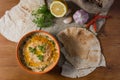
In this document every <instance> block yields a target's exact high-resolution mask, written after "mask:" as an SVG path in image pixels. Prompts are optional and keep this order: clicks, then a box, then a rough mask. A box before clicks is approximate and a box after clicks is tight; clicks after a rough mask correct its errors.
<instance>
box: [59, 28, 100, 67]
mask: <svg viewBox="0 0 120 80" xmlns="http://www.w3.org/2000/svg"><path fill="white" fill-rule="evenodd" d="M57 37H58V39H59V41H60V42H62V43H63V45H64V48H65V52H66V53H64V56H65V58H66V59H67V61H68V62H70V63H71V64H72V65H73V66H74V67H75V68H76V69H85V68H91V67H97V66H99V63H100V60H101V48H100V43H99V41H98V39H97V38H96V36H95V35H94V34H93V33H92V32H90V31H88V30H86V29H84V28H77V27H71V28H67V29H65V30H63V31H61V32H60V33H58V35H57Z"/></svg>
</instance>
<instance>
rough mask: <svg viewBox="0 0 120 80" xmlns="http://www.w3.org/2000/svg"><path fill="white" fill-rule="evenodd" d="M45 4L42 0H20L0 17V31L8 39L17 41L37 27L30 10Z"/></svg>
mask: <svg viewBox="0 0 120 80" xmlns="http://www.w3.org/2000/svg"><path fill="white" fill-rule="evenodd" d="M43 4H45V3H44V0H20V2H19V4H18V5H16V6H15V7H13V8H12V9H11V10H9V11H6V13H5V15H4V16H3V17H2V18H1V19H0V33H1V34H2V35H3V36H4V37H6V38H7V39H8V40H10V41H13V42H18V41H19V40H20V38H21V37H22V36H23V35H24V34H26V33H28V32H30V31H33V30H39V28H38V27H37V26H36V25H35V24H34V23H33V22H32V20H33V17H32V15H31V13H32V11H33V10H35V9H36V8H38V7H40V6H41V5H43Z"/></svg>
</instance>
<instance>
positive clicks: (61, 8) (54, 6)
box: [50, 1, 67, 17]
mask: <svg viewBox="0 0 120 80" xmlns="http://www.w3.org/2000/svg"><path fill="white" fill-rule="evenodd" d="M50 11H51V14H52V15H54V16H55V17H63V16H64V15H65V14H66V13H67V6H66V4H65V3H63V2H61V1H53V2H52V3H51V5H50Z"/></svg>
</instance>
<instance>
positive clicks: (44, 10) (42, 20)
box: [32, 5, 55, 28]
mask: <svg viewBox="0 0 120 80" xmlns="http://www.w3.org/2000/svg"><path fill="white" fill-rule="evenodd" d="M32 15H33V16H34V19H33V22H34V23H35V24H36V25H37V26H38V27H40V28H45V27H49V26H51V25H53V23H54V18H55V17H54V16H53V15H52V14H51V12H50V10H49V9H48V7H47V6H46V5H43V6H41V7H40V8H38V9H37V10H36V11H33V12H32Z"/></svg>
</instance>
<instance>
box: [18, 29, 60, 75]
mask: <svg viewBox="0 0 120 80" xmlns="http://www.w3.org/2000/svg"><path fill="white" fill-rule="evenodd" d="M59 49H60V48H59V45H58V42H57V41H56V39H55V38H54V37H53V36H52V35H51V34H49V33H47V32H45V31H33V32H30V33H28V34H26V35H25V36H23V38H22V39H21V40H20V41H19V43H18V46H17V59H18V62H19V63H20V65H21V66H22V67H23V68H24V69H25V70H27V71H29V72H33V73H46V72H48V71H50V70H51V69H52V68H53V67H54V66H55V65H56V64H57V62H58V60H59V57H60V50H59Z"/></svg>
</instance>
